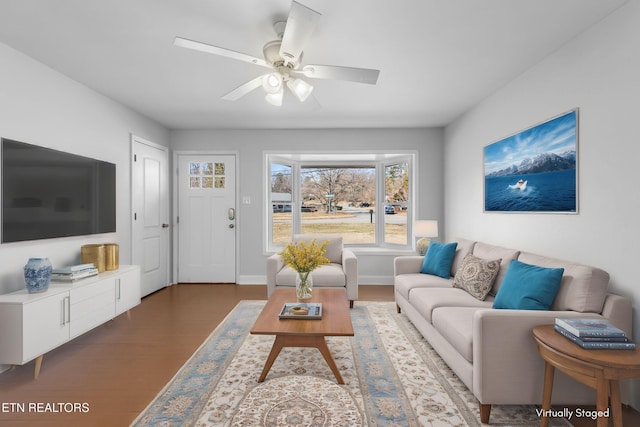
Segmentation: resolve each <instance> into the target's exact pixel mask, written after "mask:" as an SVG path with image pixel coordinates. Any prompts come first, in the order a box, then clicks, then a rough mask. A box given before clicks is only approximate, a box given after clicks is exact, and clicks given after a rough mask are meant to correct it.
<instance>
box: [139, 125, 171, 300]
mask: <svg viewBox="0 0 640 427" xmlns="http://www.w3.org/2000/svg"><path fill="white" fill-rule="evenodd" d="M132 144H133V158H134V162H133V182H134V183H133V201H132V206H133V211H134V214H133V227H132V229H133V239H132V241H133V251H132V255H133V264H135V265H139V266H140V271H141V289H142V296H145V295H149V294H150V293H152V292H155V291H157V290H158V289H161V288H164V287H165V286H167V285H168V284H169V177H168V175H169V168H168V149H167V148H166V147H162V146H160V145H157V144H153V143H151V142H149V141H145V140H143V139H141V138H138V137H136V136H133V137H132Z"/></svg>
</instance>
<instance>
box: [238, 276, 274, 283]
mask: <svg viewBox="0 0 640 427" xmlns="http://www.w3.org/2000/svg"><path fill="white" fill-rule="evenodd" d="M236 283H237V284H238V285H266V284H267V276H239V277H238V278H237V279H236Z"/></svg>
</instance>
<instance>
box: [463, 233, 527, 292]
mask: <svg viewBox="0 0 640 427" xmlns="http://www.w3.org/2000/svg"><path fill="white" fill-rule="evenodd" d="M519 253H520V251H517V250H515V249H509V248H503V247H500V246H495V245H489V244H487V243H482V242H477V243H476V244H475V246H474V247H473V254H474V255H475V256H477V257H478V258H482V259H487V260H491V259H501V260H502V262H501V263H500V271H498V275H497V276H496V280H495V281H494V282H493V287H492V288H491V292H490V294H492V295H496V294H497V293H498V290H499V289H500V286H501V285H502V279H503V278H504V275H505V274H506V272H507V269H508V268H509V263H510V262H511V260H512V259H517V258H518V254H519Z"/></svg>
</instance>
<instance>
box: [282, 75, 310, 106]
mask: <svg viewBox="0 0 640 427" xmlns="http://www.w3.org/2000/svg"><path fill="white" fill-rule="evenodd" d="M287 87H288V88H289V89H290V90H291V92H293V94H294V95H295V96H296V98H298V99H299V100H300V102H304V101H305V100H306V99H307V98H308V97H309V95H311V92H313V86H311V85H310V84H309V83H307V82H305V81H304V80H302V79H294V78H291V79H289V81H287Z"/></svg>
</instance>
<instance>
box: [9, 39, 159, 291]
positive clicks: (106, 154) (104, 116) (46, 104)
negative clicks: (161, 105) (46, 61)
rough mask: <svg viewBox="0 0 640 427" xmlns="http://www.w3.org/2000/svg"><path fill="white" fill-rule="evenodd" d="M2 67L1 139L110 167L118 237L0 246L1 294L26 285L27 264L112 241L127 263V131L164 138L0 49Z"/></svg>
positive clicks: (76, 255) (68, 258) (149, 125)
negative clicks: (114, 177) (37, 258)
mask: <svg viewBox="0 0 640 427" xmlns="http://www.w3.org/2000/svg"><path fill="white" fill-rule="evenodd" d="M0 64H2V65H1V66H0V136H2V137H6V138H11V139H15V140H18V141H23V142H27V143H30V144H36V145H41V146H45V147H49V148H53V149H57V150H62V151H67V152H72V153H75V154H79V155H83V156H87V157H93V158H97V159H100V160H105V161H108V162H112V163H115V164H116V168H117V182H116V185H117V195H118V196H117V197H118V199H117V218H116V221H117V231H116V233H109V234H101V235H96V236H86V237H68V238H60V239H47V240H39V241H34V242H20V243H8V244H2V245H0V260H2V262H0V294H2V293H6V292H10V291H14V290H18V289H21V288H23V287H24V278H23V272H22V268H23V266H24V265H25V263H26V261H27V259H28V258H30V257H33V256H44V257H48V258H49V259H50V260H51V262H52V263H53V265H54V266H57V265H65V264H70V263H75V262H79V261H80V247H81V246H82V245H83V244H86V243H103V242H115V243H118V244H119V245H120V262H121V264H126V263H130V262H131V251H130V248H131V239H130V222H131V218H130V211H131V191H130V189H131V184H130V182H131V181H130V168H131V167H130V133H134V134H136V135H139V136H141V137H143V138H146V139H149V140H151V141H154V142H156V143H158V144H163V145H167V146H168V145H169V132H168V131H167V130H166V129H165V128H163V127H162V126H160V125H158V124H157V123H155V122H153V121H151V120H149V119H148V118H146V117H143V116H141V115H140V114H137V113H135V112H133V111H132V110H129V109H127V108H125V107H123V106H122V105H120V104H118V103H116V102H114V101H112V100H110V99H108V98H106V97H104V96H102V95H100V94H98V93H96V92H95V91H93V90H90V89H88V88H87V87H85V86H83V85H81V84H80V83H77V82H75V81H73V80H71V79H69V78H67V77H65V76H63V75H62V74H60V73H58V72H56V71H54V70H52V69H51V68H48V67H46V66H44V65H42V64H40V63H38V62H36V61H34V60H32V59H31V58H29V57H27V56H25V55H24V54H22V53H20V52H18V51H16V50H14V49H12V48H11V47H9V46H7V45H5V44H2V43H0Z"/></svg>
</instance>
